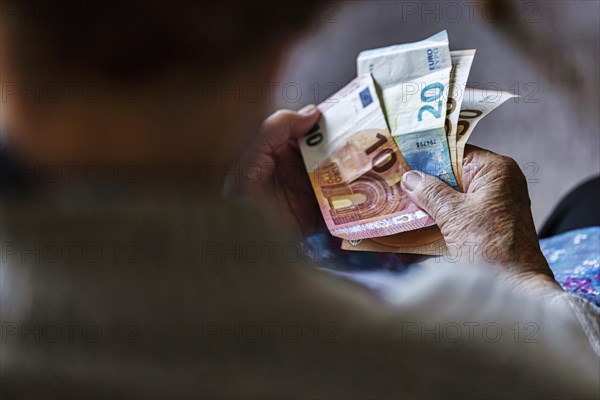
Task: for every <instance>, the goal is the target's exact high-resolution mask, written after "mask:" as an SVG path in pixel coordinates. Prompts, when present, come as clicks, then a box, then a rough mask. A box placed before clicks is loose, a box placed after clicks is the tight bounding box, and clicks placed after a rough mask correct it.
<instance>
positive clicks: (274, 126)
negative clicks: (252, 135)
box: [260, 104, 321, 151]
mask: <svg viewBox="0 0 600 400" xmlns="http://www.w3.org/2000/svg"><path fill="white" fill-rule="evenodd" d="M320 115H321V113H320V112H319V110H318V109H317V107H315V106H314V105H312V104H311V105H308V106H306V107H304V108H303V109H302V110H300V111H298V112H296V111H292V110H279V111H277V112H275V113H274V114H273V115H271V116H270V117H269V118H267V119H266V120H265V122H264V123H263V126H262V129H261V135H260V140H261V141H262V142H263V143H264V144H265V145H266V146H268V147H269V150H270V151H275V150H276V149H277V148H279V147H281V146H283V145H284V144H286V143H287V142H288V141H289V140H290V139H297V138H300V137H302V136H303V135H305V134H306V133H307V132H308V131H310V129H311V128H312V127H313V126H314V125H315V124H316V123H317V121H318V120H319V117H320Z"/></svg>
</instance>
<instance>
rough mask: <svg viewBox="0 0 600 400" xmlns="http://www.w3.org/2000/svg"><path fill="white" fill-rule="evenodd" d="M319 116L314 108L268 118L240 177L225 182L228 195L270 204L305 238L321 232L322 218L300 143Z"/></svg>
mask: <svg viewBox="0 0 600 400" xmlns="http://www.w3.org/2000/svg"><path fill="white" fill-rule="evenodd" d="M319 117H320V113H319V110H318V109H317V108H316V107H315V106H314V105H309V106H306V107H304V108H303V109H302V110H300V111H298V112H296V111H291V110H279V111H277V112H275V113H274V114H272V115H271V116H270V117H268V118H267V119H266V120H265V121H264V122H263V124H262V127H261V129H260V132H259V134H258V135H257V137H256V138H255V140H254V142H253V144H252V145H251V147H250V148H249V149H248V150H247V151H246V152H245V154H244V155H243V156H242V159H241V160H240V162H239V163H238V167H237V168H238V171H241V173H240V174H239V175H241V178H239V179H236V181H235V182H234V181H232V180H231V179H230V180H229V181H226V182H225V192H226V195H227V196H228V197H235V198H243V199H245V200H250V201H255V202H270V205H271V206H273V205H274V206H276V207H278V208H279V210H278V211H277V212H278V213H279V215H280V216H281V217H282V218H283V221H284V222H288V223H289V224H290V225H291V228H292V229H293V230H295V231H296V232H295V233H298V234H300V235H302V236H307V235H310V234H312V233H314V232H315V231H317V230H318V229H320V227H321V225H323V219H322V217H321V212H320V210H319V205H318V203H317V201H316V198H315V195H314V192H313V189H312V187H311V184H310V181H309V179H308V175H307V174H306V169H305V167H304V164H303V162H302V157H301V155H300V150H299V148H298V143H297V141H298V138H300V137H302V136H304V135H305V134H306V133H307V132H308V131H309V130H310V129H311V128H312V127H313V126H314V125H315V124H316V123H317V121H318V120H319Z"/></svg>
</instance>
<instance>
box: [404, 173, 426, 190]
mask: <svg viewBox="0 0 600 400" xmlns="http://www.w3.org/2000/svg"><path fill="white" fill-rule="evenodd" d="M422 179H423V177H422V176H421V173H420V172H419V171H408V172H407V173H405V174H404V175H403V176H402V187H403V188H404V189H406V190H408V191H409V192H412V191H413V190H414V189H415V188H416V187H417V186H418V185H419V183H421V180H422Z"/></svg>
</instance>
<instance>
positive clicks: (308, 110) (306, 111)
mask: <svg viewBox="0 0 600 400" xmlns="http://www.w3.org/2000/svg"><path fill="white" fill-rule="evenodd" d="M298 112H299V113H300V114H302V115H306V116H308V115H312V114H314V113H315V112H317V106H315V105H314V104H309V105H307V106H304V107H303V108H302V109H301V110H300V111H298Z"/></svg>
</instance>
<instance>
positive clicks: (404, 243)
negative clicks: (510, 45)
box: [342, 88, 515, 255]
mask: <svg viewBox="0 0 600 400" xmlns="http://www.w3.org/2000/svg"><path fill="white" fill-rule="evenodd" d="M513 97H515V95H514V94H512V93H509V92H505V91H501V90H481V89H474V88H466V89H465V91H464V95H463V101H462V106H461V109H460V113H459V118H458V124H457V126H458V129H457V157H458V159H457V160H458V162H457V165H458V166H459V168H460V169H459V172H460V175H459V176H460V177H459V182H461V185H462V159H463V156H464V150H465V145H466V143H467V141H468V140H469V138H470V136H471V134H472V133H473V131H474V130H475V127H476V126H477V124H478V123H479V121H481V120H482V119H483V118H485V117H486V116H487V115H488V114H489V113H491V112H492V111H494V110H495V109H496V108H498V107H500V106H501V105H502V104H504V103H505V102H506V101H507V100H509V99H511V98H513ZM342 249H344V250H353V251H374V252H385V253H413V254H427V255H441V254H444V251H446V245H445V242H444V240H443V237H442V235H441V232H440V230H439V229H438V228H437V227H429V228H424V229H420V230H417V231H413V232H405V233H400V234H395V235H390V236H385V237H378V238H368V239H364V240H354V241H349V240H344V241H343V242H342Z"/></svg>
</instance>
